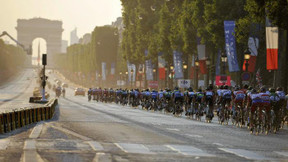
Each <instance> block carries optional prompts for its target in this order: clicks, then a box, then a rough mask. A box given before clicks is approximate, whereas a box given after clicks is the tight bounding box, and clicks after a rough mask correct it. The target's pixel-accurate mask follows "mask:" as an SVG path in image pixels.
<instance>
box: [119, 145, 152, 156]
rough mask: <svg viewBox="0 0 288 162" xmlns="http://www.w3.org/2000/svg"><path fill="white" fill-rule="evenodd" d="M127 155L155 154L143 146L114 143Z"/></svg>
mask: <svg viewBox="0 0 288 162" xmlns="http://www.w3.org/2000/svg"><path fill="white" fill-rule="evenodd" d="M114 144H115V145H116V146H117V147H118V148H120V149H121V150H122V151H124V152H125V153H136V154H137V153H138V154H155V153H153V152H150V150H149V149H148V148H147V147H145V146H144V145H142V144H131V143H114Z"/></svg>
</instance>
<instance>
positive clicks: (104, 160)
mask: <svg viewBox="0 0 288 162" xmlns="http://www.w3.org/2000/svg"><path fill="white" fill-rule="evenodd" d="M100 161H101V162H110V161H112V157H111V155H110V154H105V153H103V152H98V153H96V155H95V157H94V159H93V162H100Z"/></svg>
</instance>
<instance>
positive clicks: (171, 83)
mask: <svg viewBox="0 0 288 162" xmlns="http://www.w3.org/2000/svg"><path fill="white" fill-rule="evenodd" d="M173 70H174V66H173V65H170V74H171V78H170V88H171V89H172V87H173Z"/></svg>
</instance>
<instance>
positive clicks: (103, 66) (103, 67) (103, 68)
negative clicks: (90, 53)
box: [102, 62, 106, 80]
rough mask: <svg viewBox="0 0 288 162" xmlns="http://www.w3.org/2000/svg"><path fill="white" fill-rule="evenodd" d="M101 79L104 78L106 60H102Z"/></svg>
mask: <svg viewBox="0 0 288 162" xmlns="http://www.w3.org/2000/svg"><path fill="white" fill-rule="evenodd" d="M102 80H106V62H102Z"/></svg>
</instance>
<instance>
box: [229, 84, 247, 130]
mask: <svg viewBox="0 0 288 162" xmlns="http://www.w3.org/2000/svg"><path fill="white" fill-rule="evenodd" d="M245 86H247V85H245ZM245 86H244V90H245ZM244 90H243V89H241V90H240V88H239V87H236V88H235V90H234V92H233V94H232V97H233V103H234V108H235V110H234V112H233V119H236V117H237V119H236V121H237V122H241V125H244V124H245V123H244V108H243V104H244V99H245V92H244ZM239 120H241V121H239Z"/></svg>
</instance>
